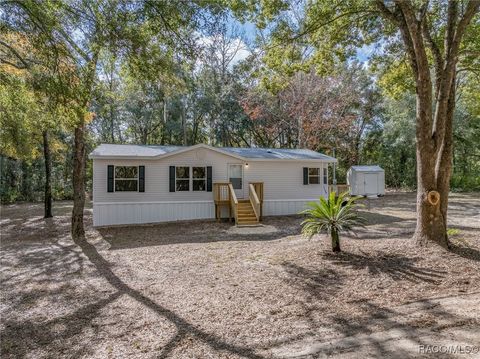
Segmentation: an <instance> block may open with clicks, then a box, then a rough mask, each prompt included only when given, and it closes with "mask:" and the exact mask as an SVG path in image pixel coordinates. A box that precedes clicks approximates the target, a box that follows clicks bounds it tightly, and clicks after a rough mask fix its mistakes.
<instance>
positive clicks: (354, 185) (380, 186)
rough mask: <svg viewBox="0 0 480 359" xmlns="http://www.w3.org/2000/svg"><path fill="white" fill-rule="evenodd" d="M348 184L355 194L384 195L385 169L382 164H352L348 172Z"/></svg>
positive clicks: (352, 193)
mask: <svg viewBox="0 0 480 359" xmlns="http://www.w3.org/2000/svg"><path fill="white" fill-rule="evenodd" d="M347 184H348V185H349V186H350V194H351V195H354V196H383V195H384V194H385V171H384V170H383V168H381V167H380V166H376V165H375V166H352V167H350V169H349V170H348V172H347Z"/></svg>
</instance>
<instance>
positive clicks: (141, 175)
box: [138, 166, 145, 192]
mask: <svg viewBox="0 0 480 359" xmlns="http://www.w3.org/2000/svg"><path fill="white" fill-rule="evenodd" d="M138 192H145V166H138Z"/></svg>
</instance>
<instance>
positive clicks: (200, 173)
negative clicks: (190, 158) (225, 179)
mask: <svg viewBox="0 0 480 359" xmlns="http://www.w3.org/2000/svg"><path fill="white" fill-rule="evenodd" d="M192 185H193V190H194V191H205V190H206V189H207V169H206V168H205V167H192Z"/></svg>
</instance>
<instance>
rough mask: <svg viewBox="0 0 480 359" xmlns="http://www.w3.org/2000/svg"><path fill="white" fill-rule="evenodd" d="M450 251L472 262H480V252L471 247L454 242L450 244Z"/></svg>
mask: <svg viewBox="0 0 480 359" xmlns="http://www.w3.org/2000/svg"><path fill="white" fill-rule="evenodd" d="M450 251H451V252H452V253H455V254H456V255H457V256H460V257H463V258H466V259H470V260H472V261H477V262H479V261H480V251H479V250H478V249H475V248H472V247H469V246H468V245H467V244H464V243H458V242H454V243H451V244H450Z"/></svg>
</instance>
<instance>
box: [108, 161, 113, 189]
mask: <svg viewBox="0 0 480 359" xmlns="http://www.w3.org/2000/svg"><path fill="white" fill-rule="evenodd" d="M113 171H114V167H113V166H112V165H108V166H107V192H113Z"/></svg>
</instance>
